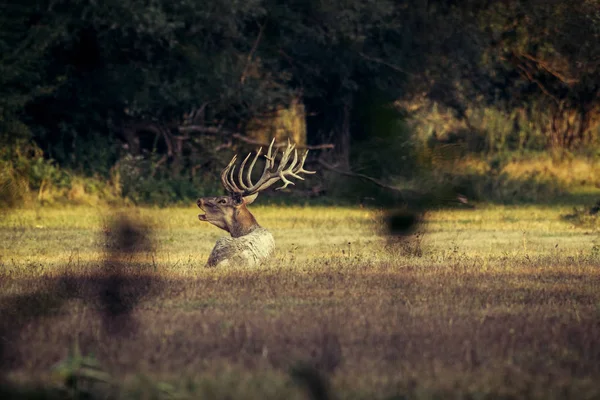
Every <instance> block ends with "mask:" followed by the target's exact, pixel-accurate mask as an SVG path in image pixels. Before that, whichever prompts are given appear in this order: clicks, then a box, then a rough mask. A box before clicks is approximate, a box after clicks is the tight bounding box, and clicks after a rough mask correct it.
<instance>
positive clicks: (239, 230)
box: [228, 207, 260, 238]
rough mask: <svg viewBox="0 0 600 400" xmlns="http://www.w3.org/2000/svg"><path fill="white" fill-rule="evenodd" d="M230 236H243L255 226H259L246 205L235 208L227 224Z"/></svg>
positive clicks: (255, 227)
mask: <svg viewBox="0 0 600 400" xmlns="http://www.w3.org/2000/svg"><path fill="white" fill-rule="evenodd" d="M228 225H229V226H228V228H229V233H230V234H231V237H234V238H237V237H240V236H245V235H247V234H249V233H251V232H252V231H254V230H255V229H257V228H260V225H258V222H256V218H254V215H252V213H251V212H250V211H248V209H247V208H246V207H240V208H238V209H237V210H235V212H234V214H233V218H232V220H231V223H230V224H228Z"/></svg>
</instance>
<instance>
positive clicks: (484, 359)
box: [0, 205, 600, 399]
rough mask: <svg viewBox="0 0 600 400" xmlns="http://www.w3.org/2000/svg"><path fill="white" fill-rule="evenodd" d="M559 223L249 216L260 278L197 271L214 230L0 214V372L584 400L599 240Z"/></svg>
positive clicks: (179, 221) (164, 211)
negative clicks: (265, 242) (268, 256)
mask: <svg viewBox="0 0 600 400" xmlns="http://www.w3.org/2000/svg"><path fill="white" fill-rule="evenodd" d="M572 211H573V210H572V207H571V206H568V205H563V206H561V205H525V206H523V205H521V206H485V205H482V206H478V207H476V208H474V209H445V210H432V211H429V212H427V213H426V214H425V216H424V219H423V222H422V223H421V224H420V225H419V227H418V228H417V230H416V231H415V232H414V233H412V234H411V235H408V236H405V237H390V236H389V235H388V234H387V233H388V232H387V231H386V229H385V227H384V224H383V222H382V216H383V212H382V211H378V210H374V209H361V208H339V207H337V208H336V207H275V206H264V207H260V206H258V207H252V212H253V213H254V215H255V216H256V217H257V219H258V221H259V223H261V225H263V226H264V227H267V228H269V229H270V230H271V231H272V232H273V234H274V236H275V240H276V243H277V252H276V254H275V255H274V257H273V259H272V260H271V262H270V263H269V264H268V265H264V266H262V267H260V268H256V269H240V268H227V269H207V268H204V267H203V265H204V263H205V261H206V259H207V258H208V254H209V253H210V250H211V248H212V246H213V244H214V241H215V240H216V239H217V238H218V237H220V236H222V235H223V232H222V231H219V230H218V229H217V228H215V227H213V226H209V225H208V224H203V223H200V222H199V221H198V220H197V217H196V215H197V213H198V210H197V209H196V208H195V207H189V208H134V207H130V208H123V209H119V210H110V209H107V208H92V207H67V208H31V209H24V210H13V211H11V212H10V213H8V212H7V213H4V214H2V217H1V220H0V251H1V253H0V287H1V289H0V294H1V296H0V312H1V313H2V314H1V315H0V318H1V319H2V322H1V324H2V327H1V330H0V336H2V342H3V343H2V345H0V349H2V352H1V353H0V355H1V356H2V370H1V373H2V374H3V375H4V379H5V381H6V382H9V383H10V385H11V388H12V389H11V390H25V389H23V388H24V387H38V388H40V390H43V391H44V393H46V394H47V393H53V395H56V396H67V397H68V398H80V397H78V396H83V395H86V396H92V398H95V396H98V397H102V398H210V399H237V398H245V399H249V398H257V399H258V398H260V399H282V398H286V399H304V398H307V396H309V397H312V398H323V399H325V398H337V399H342V398H343V399H345V398H349V399H362V398H365V399H366V398H369V399H371V398H380V399H391V398H395V399H442V398H444V399H446V398H454V399H485V398H504V399H513V398H514V399H516V398H528V399H568V398H577V399H592V398H599V397H600V383H599V382H600V235H599V233H598V230H597V227H598V224H597V223H596V221H594V220H591V219H590V220H586V221H584V222H582V221H581V220H580V219H573V218H571V219H569V218H568V217H565V216H567V215H568V214H569V213H572ZM119 215H121V216H122V215H126V216H127V217H128V218H129V219H130V220H132V221H136V222H134V223H133V225H136V224H137V225H136V226H140V227H141V228H140V230H139V232H142V233H144V232H145V233H144V235H147V241H146V242H145V245H144V246H141V247H140V249H138V250H139V251H137V252H131V251H129V252H123V251H120V250H119V248H118V244H115V242H114V237H115V235H117V234H118V232H116V230H118V229H119V228H118V225H115V224H114V220H115V218H118V216H119ZM136 232H138V231H127V232H125V233H124V235H125V237H127V236H132V235H135V234H136ZM139 232H138V233H139ZM121 239H122V238H121ZM115 274H116V275H118V276H119V277H121V278H119V279H117V280H116V281H115V280H112V281H111V280H110V279H109V278H108V277H111V276H113V277H114V276H116V275H115ZM107 279H108V280H107ZM110 282H112V283H115V282H116V283H117V284H118V286H119V289H118V291H117V292H114V290H113V291H112V292H111V289H110V288H109V289H107V287H108V286H107V285H108V284H110ZM106 293H109V294H111V293H112V295H114V294H115V293H117V296H118V297H119V298H120V299H121V300H123V302H124V303H125V304H126V306H125V308H124V311H123V312H121V313H119V312H116V313H113V314H111V315H112V316H113V317H114V315H117V314H118V315H126V317H123V318H122V319H120V320H119V319H118V318H116V321H117V322H115V318H112V319H110V318H107V315H108V314H110V313H108V314H107V312H106V306H105V305H103V304H105V303H103V302H102V298H106V297H107V296H108V295H107V294H106ZM103 296H104V297H103ZM109 297H110V296H109ZM99 299H100V300H99ZM109 320H110V321H113V322H110V321H109ZM111 324H112V326H113V328H114V327H115V326H117V329H112V328H111ZM124 327H126V329H125V328H124ZM15 385H16V386H15ZM15 387H17V388H21V389H14V388H15ZM11 393H14V392H11Z"/></svg>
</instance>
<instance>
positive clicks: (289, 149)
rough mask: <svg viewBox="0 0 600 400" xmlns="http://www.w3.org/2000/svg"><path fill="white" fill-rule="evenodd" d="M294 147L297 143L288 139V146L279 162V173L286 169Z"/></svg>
mask: <svg viewBox="0 0 600 400" xmlns="http://www.w3.org/2000/svg"><path fill="white" fill-rule="evenodd" d="M294 147H296V145H295V144H291V143H290V141H289V140H288V146H287V148H286V149H285V150H284V151H283V154H282V156H281V161H280V162H279V168H277V173H278V174H281V172H282V171H283V170H284V169H285V167H286V165H287V163H288V160H289V159H290V154H292V151H293V150H294Z"/></svg>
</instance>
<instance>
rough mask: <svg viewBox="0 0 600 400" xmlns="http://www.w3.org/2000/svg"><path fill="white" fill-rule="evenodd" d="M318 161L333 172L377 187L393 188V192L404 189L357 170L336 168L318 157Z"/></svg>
mask: <svg viewBox="0 0 600 400" xmlns="http://www.w3.org/2000/svg"><path fill="white" fill-rule="evenodd" d="M318 161H319V164H321V165H322V166H324V167H325V168H327V169H328V170H331V171H333V172H335V173H337V174H340V175H346V176H351V177H353V178H360V179H363V180H365V181H369V182H371V183H373V184H375V185H377V186H379V187H382V188H384V189H388V190H393V191H394V192H404V190H402V189H399V188H397V187H394V186H390V185H387V184H385V183H383V182H381V181H380V180H379V179H376V178H373V177H372V176H368V175H365V174H359V173H357V172H352V171H345V170H341V169H338V168H336V167H334V166H333V165H331V164H329V163H327V162H325V161H323V160H321V159H319V160H318Z"/></svg>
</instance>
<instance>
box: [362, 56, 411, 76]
mask: <svg viewBox="0 0 600 400" xmlns="http://www.w3.org/2000/svg"><path fill="white" fill-rule="evenodd" d="M358 54H359V55H360V56H361V57H362V58H364V59H365V60H368V61H371V62H374V63H377V64H381V65H385V66H386V67H388V68H391V69H393V70H394V71H397V72H402V73H403V74H406V75H408V76H413V77H414V76H416V75H415V74H413V73H411V72H408V71H407V70H405V69H404V68H400V67H398V66H397V65H394V64H390V63H389V62H387V61H384V60H382V59H381V58H377V57H372V56H369V55H367V54H365V53H363V52H362V51H359V52H358Z"/></svg>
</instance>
